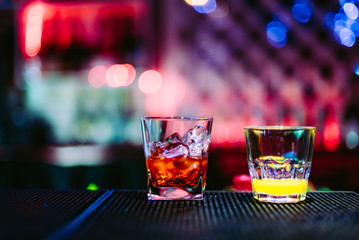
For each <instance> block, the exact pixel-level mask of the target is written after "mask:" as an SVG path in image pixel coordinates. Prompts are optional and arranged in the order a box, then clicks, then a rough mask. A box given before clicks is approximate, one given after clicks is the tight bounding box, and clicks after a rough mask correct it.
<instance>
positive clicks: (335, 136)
mask: <svg viewBox="0 0 359 240" xmlns="http://www.w3.org/2000/svg"><path fill="white" fill-rule="evenodd" d="M323 141H324V148H325V149H326V150H327V151H334V150H336V149H337V148H338V146H339V142H340V129H339V124H338V123H337V122H331V123H327V124H325V125H324V133H323Z"/></svg>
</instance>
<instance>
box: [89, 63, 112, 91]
mask: <svg viewBox="0 0 359 240" xmlns="http://www.w3.org/2000/svg"><path fill="white" fill-rule="evenodd" d="M106 71H107V69H106V67H104V66H95V67H93V68H92V69H91V70H90V71H89V73H88V83H89V85H90V86H91V87H93V88H99V87H102V86H103V85H105V84H106Z"/></svg>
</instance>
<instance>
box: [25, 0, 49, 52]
mask: <svg viewBox="0 0 359 240" xmlns="http://www.w3.org/2000/svg"><path fill="white" fill-rule="evenodd" d="M44 11H45V9H44V6H43V4H42V3H41V2H39V3H34V4H32V5H29V6H28V7H27V9H26V16H25V19H26V20H25V21H26V26H25V52H26V54H27V55H28V56H30V57H33V56H36V55H37V54H38V53H39V51H40V49H41V35H42V27H43V18H44Z"/></svg>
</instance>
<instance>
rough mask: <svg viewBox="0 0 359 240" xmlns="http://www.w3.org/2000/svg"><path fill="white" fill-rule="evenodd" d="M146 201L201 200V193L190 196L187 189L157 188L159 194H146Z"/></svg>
mask: <svg viewBox="0 0 359 240" xmlns="http://www.w3.org/2000/svg"><path fill="white" fill-rule="evenodd" d="M147 198H148V200H203V193H201V194H192V193H191V192H189V191H188V189H182V188H169V187H166V188H159V194H155V193H152V192H149V193H147Z"/></svg>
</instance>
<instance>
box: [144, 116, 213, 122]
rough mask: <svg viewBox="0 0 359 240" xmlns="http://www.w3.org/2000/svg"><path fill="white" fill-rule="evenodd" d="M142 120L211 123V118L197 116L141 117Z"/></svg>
mask: <svg viewBox="0 0 359 240" xmlns="http://www.w3.org/2000/svg"><path fill="white" fill-rule="evenodd" d="M141 119H142V120H163V121H168V120H187V121H211V120H213V117H197V116H168V117H149V116H143V117H141Z"/></svg>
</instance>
